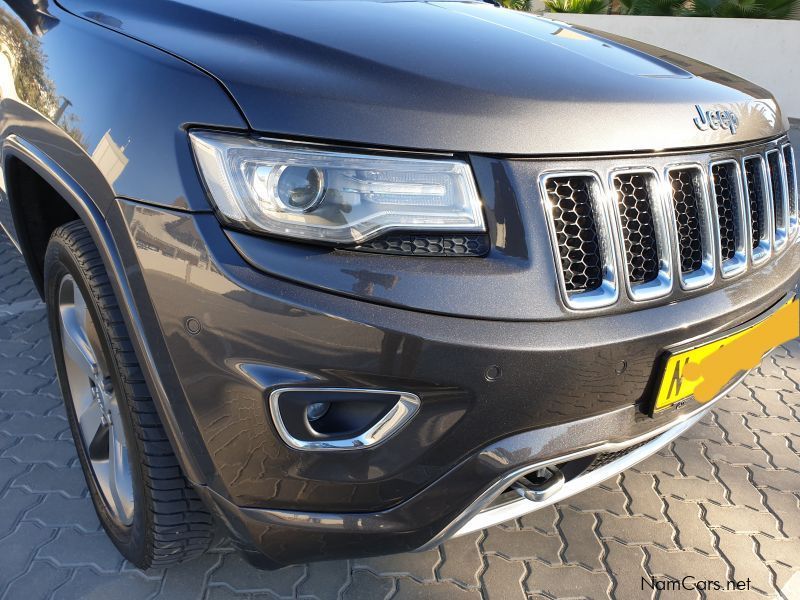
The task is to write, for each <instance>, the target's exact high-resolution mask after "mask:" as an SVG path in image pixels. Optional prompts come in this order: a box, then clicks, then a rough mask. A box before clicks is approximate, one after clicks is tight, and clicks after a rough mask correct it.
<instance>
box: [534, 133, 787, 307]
mask: <svg viewBox="0 0 800 600" xmlns="http://www.w3.org/2000/svg"><path fill="white" fill-rule="evenodd" d="M792 156H794V154H793V151H792V148H791V146H790V145H789V143H788V139H787V138H786V136H782V137H781V138H779V139H777V140H772V141H767V142H757V143H749V144H742V145H741V146H737V147H727V148H712V149H708V150H705V149H700V150H697V151H691V150H690V151H687V152H680V153H679V152H669V153H663V154H653V155H648V156H638V157H636V156H626V155H620V156H613V157H583V158H563V159H560V158H556V159H552V160H551V159H547V160H546V162H545V160H543V161H542V163H541V164H542V168H541V169H540V170H539V171H538V173H536V172H535V175H536V177H537V179H538V182H539V192H540V198H541V200H542V203H543V206H544V209H545V213H546V216H547V219H546V220H547V224H548V229H549V231H550V238H551V240H550V241H551V246H552V249H553V252H554V253H555V257H556V272H557V278H558V280H559V285H560V290H561V295H562V299H563V301H564V304H565V305H566V306H567V307H568V308H570V309H578V310H584V309H598V308H602V307H608V306H611V305H613V304H615V303H616V302H618V301H620V300H621V299H622V295H623V294H622V292H621V290H623V289H624V291H625V294H624V296H625V297H626V298H625V299H624V302H621V304H629V303H630V302H633V303H638V302H648V301H655V300H658V299H659V298H661V299H668V298H672V297H673V296H674V297H675V298H676V299H681V298H685V297H688V296H689V295H691V293H694V291H695V290H699V289H701V288H705V287H710V288H712V289H717V288H718V287H720V286H721V285H722V284H723V282H724V281H728V280H729V279H731V278H734V277H736V276H739V275H741V274H742V273H744V272H746V271H749V270H751V269H754V268H757V267H760V266H762V265H764V264H766V263H768V262H769V261H770V259H771V257H773V256H775V255H776V254H777V253H778V252H779V251H780V250H782V249H783V248H786V247H787V245H788V244H789V242H790V241H792V240H794V238H795V237H797V236H798V232H799V231H800V221H798V212H800V198H799V197H798V186H797V183H796V181H797V174H796V171H797V169H796V168H792V167H793V165H792V164H791V163H787V159H789V157H792ZM748 161H749V162H748ZM770 163H771V164H770ZM787 165H788V168H787ZM719 166H724V168H725V169H727V170H728V171H730V172H731V176H730V184H731V186H730V187H731V189H730V190H719V189H718V190H715V186H714V172H715V167H719ZM771 166H772V168H770V167H771ZM748 169H749V170H750V171H749V172H748ZM753 169H755V173H757V174H756V175H753V172H754V171H753ZM716 170H719V169H718V168H717V169H716ZM625 173H628V174H630V173H638V174H642V175H643V176H645V177H646V178H648V180H649V181H650V183H649V185H648V187H649V194H648V198H647V200H649V203H650V207H651V210H652V220H653V225H654V230H655V238H656V239H655V248H656V249H657V256H658V261H659V273H658V276H657V277H655V278H653V277H652V273H651V274H650V276H649V277H648V278H649V280H646V281H642V279H648V278H643V277H642V275H641V273H642V272H641V270H638V271H637V275H636V276H635V277H631V273H630V271H631V267H630V265H629V261H630V260H631V255H630V254H629V253H626V252H627V247H626V241H630V230H627V231H626V230H625V227H626V226H627V224H626V223H625V222H623V219H621V218H620V205H619V200H620V198H619V196H618V194H617V189H616V188H615V185H616V186H619V182H616V183H615V180H614V177H615V176H618V175H620V174H625ZM681 174H682V175H683V177H684V181H689V180H691V182H692V185H691V186H688V187H687V190H688V192H687V193H689V194H691V193H695V194H696V197H691V198H689V197H688V196H686V197H685V198H684V199H687V198H688V199H689V200H691V202H689V203H687V204H692V206H691V207H689V209H691V210H689V212H688V213H687V215H688V217H690V219H689V221H687V220H686V218H683V217H682V218H683V221H682V222H683V223H687V222H691V223H692V224H693V225H692V226H691V228H690V230H687V229H686V228H684V229H683V230H682V231H681V232H680V233H679V226H680V223H679V221H678V217H679V216H680V215H679V212H680V211H681V210H683V211H687V210H688V209H687V206H683V205H680V204H679V203H676V202H675V200H674V198H673V187H672V180H671V177H674V176H677V175H681ZM748 174H750V175H753V176H754V177H755V178H756V179H757V180H758V181H755V180H753V179H752V177H751V182H750V183H751V185H748ZM773 174H775V175H776V177H775V178H774V180H773ZM578 175H581V176H591V177H592V178H594V182H595V183H594V186H593V192H592V205H593V207H594V210H595V213H596V215H597V216H598V218H597V223H596V227H597V234H598V237H599V239H601V240H602V242H603V261H604V262H603V273H604V276H603V285H602V286H601V287H600V288H599V289H597V290H593V291H592V292H587V293H584V292H582V291H580V290H577V291H576V290H573V291H567V290H566V288H565V287H564V281H563V275H564V274H563V271H562V264H561V263H560V261H559V256H560V255H559V249H558V242H557V240H556V237H555V225H554V223H553V212H552V207H551V204H550V201H549V200H548V198H547V195H546V182H547V180H549V179H551V178H553V177H572V176H578ZM789 179H791V181H789ZM759 181H760V183H761V184H762V185H761V187H762V190H761V193H760V194H759V193H758V191H757V190H754V191H753V192H751V189H750V188H751V187H755V186H757V184H758V183H759ZM754 184H755V186H754ZM776 185H777V188H775V186H776ZM637 187H638V188H640V187H641V186H639V185H638V184H637ZM693 189H694V190H695V191H694V192H693V191H692V190H693ZM773 189H777V192H776V194H775V196H774V195H773ZM639 191H640V190H639ZM715 192H719V193H724V194H727V199H724V200H725V202H727V203H728V204H727V205H726V206H727V207H728V209H729V213H723V216H725V215H728V216H730V217H731V218H732V220H731V222H730V226H731V227H732V232H733V236H734V238H733V252H732V253H731V252H730V251H729V252H728V253H727V255H726V256H725V260H723V247H722V244H721V239H720V218H719V214H718V211H717V195H715ZM776 196H777V198H776ZM775 199H777V200H778V203H777V205H776V204H775V201H774V200H775ZM751 200H752V201H753V202H755V203H756V204H753V203H752V202H751ZM637 201H643V196H642V197H637ZM631 202H633V200H631ZM776 208H777V212H778V215H777V216H778V217H779V218H780V217H781V216H785V219H784V225H783V226H781V221H780V220H779V221H778V222H776V219H775V216H776V215H775V213H776ZM754 210H755V211H757V212H752V211H754ZM687 215H684V217H687ZM753 215H759V216H761V218H762V221H763V223H760V224H759V223H754V221H753ZM754 228H755V231H757V232H758V235H759V239H758V240H754V239H753V231H754ZM695 230H699V241H700V248H699V250H698V244H697V237H698V236H697V235H696V232H695ZM637 231H638V230H637ZM648 231H649V230H648ZM729 239H730V238H729ZM635 241H636V240H634V243H635ZM642 247H652V244H645V245H642ZM728 247H729V248H730V246H728ZM637 249H639V248H638V247H637ZM682 250H683V255H682V254H681V251H682ZM649 256H652V254H650V255H649ZM631 264H633V263H631ZM637 264H638V263H637ZM618 280H620V281H623V282H624V285H623V284H622V283H620V281H618ZM675 282H677V284H676V283H675ZM678 284H679V285H678Z"/></svg>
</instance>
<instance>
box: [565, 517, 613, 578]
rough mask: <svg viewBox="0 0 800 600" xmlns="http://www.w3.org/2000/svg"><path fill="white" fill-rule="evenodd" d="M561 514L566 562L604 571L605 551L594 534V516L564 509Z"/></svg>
mask: <svg viewBox="0 0 800 600" xmlns="http://www.w3.org/2000/svg"><path fill="white" fill-rule="evenodd" d="M561 514H562V519H561V523H560V527H561V534H562V536H563V538H564V548H563V550H562V552H561V555H562V557H563V558H564V562H565V563H570V564H580V565H583V566H584V567H586V568H587V569H597V570H599V569H602V568H603V562H602V557H603V553H604V549H603V545H602V544H601V543H600V540H599V539H598V538H597V536H596V535H595V532H594V528H595V525H596V521H595V517H594V515H591V514H588V513H579V512H576V511H574V510H572V509H569V508H563V509H562V511H561Z"/></svg>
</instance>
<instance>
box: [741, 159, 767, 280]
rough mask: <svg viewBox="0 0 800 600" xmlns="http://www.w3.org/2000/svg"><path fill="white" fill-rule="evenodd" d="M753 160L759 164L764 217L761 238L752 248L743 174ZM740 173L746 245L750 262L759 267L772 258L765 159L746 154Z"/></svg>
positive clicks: (746, 191)
mask: <svg viewBox="0 0 800 600" xmlns="http://www.w3.org/2000/svg"><path fill="white" fill-rule="evenodd" d="M750 160H755V161H757V162H758V164H759V171H760V172H761V185H762V187H763V191H764V193H763V195H762V198H761V202H762V204H763V206H762V214H763V215H764V217H765V223H763V224H762V232H761V238H760V239H759V242H758V246H756V247H755V248H753V244H752V242H753V240H752V235H753V223H752V216H750V206H749V204H750V188H749V186H748V185H747V175H746V173H745V164H746V163H747V162H748V161H750ZM741 173H742V188H743V189H744V198H745V202H746V203H747V205H748V206H747V211H746V212H747V215H748V219H747V220H748V227H749V232H750V234H749V235H750V244H748V248H749V252H750V261H751V264H753V265H760V264H761V263H763V262H765V261H767V260H768V259H769V257H770V256H772V230H773V223H772V219H773V217H772V201H771V200H770V191H769V189H768V188H769V187H770V185H771V184H770V182H769V173H767V163H766V159H765V158H764V157H763V156H762V155H760V154H748V155H747V156H744V157H742V164H741Z"/></svg>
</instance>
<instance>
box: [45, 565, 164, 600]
mask: <svg viewBox="0 0 800 600" xmlns="http://www.w3.org/2000/svg"><path fill="white" fill-rule="evenodd" d="M160 585H161V583H160V581H158V580H157V579H156V580H153V579H150V578H147V577H142V576H140V575H139V574H138V573H135V572H132V571H128V572H124V573H113V574H105V573H103V574H101V573H96V572H95V571H94V570H92V569H90V568H87V567H82V568H79V569H76V570H75V572H74V574H73V576H72V578H71V579H70V580H69V581H68V582H67V583H65V584H64V585H63V586H61V587H60V588H58V589H57V590H56V591H55V594H53V599H54V600H75V599H76V598H81V599H83V600H111V599H113V600H141V599H142V598H149V597H151V596H154V595H155V594H156V592H157V591H158V589H159V586H160Z"/></svg>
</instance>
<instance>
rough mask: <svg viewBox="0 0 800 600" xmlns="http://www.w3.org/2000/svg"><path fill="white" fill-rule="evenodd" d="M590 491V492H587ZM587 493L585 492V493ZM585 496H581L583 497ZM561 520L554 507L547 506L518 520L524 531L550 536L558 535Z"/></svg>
mask: <svg viewBox="0 0 800 600" xmlns="http://www.w3.org/2000/svg"><path fill="white" fill-rule="evenodd" d="M587 491H588V490H587ZM584 493H585V492H584ZM582 495H583V494H579V496H582ZM560 518H561V516H560V515H559V514H558V511H557V510H556V508H555V507H554V506H545V507H544V508H541V509H539V510H537V511H534V512H532V513H528V514H527V515H523V516H522V517H520V518H519V519H517V520H518V521H519V523H520V525H521V526H522V529H534V530H536V531H539V532H541V533H546V534H549V535H558V529H557V527H556V522H558V520H559V519H560Z"/></svg>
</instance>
